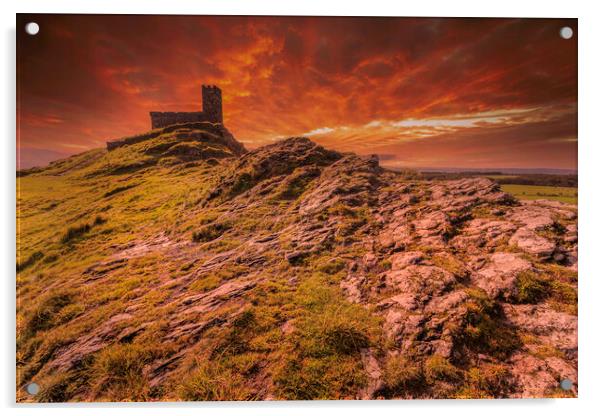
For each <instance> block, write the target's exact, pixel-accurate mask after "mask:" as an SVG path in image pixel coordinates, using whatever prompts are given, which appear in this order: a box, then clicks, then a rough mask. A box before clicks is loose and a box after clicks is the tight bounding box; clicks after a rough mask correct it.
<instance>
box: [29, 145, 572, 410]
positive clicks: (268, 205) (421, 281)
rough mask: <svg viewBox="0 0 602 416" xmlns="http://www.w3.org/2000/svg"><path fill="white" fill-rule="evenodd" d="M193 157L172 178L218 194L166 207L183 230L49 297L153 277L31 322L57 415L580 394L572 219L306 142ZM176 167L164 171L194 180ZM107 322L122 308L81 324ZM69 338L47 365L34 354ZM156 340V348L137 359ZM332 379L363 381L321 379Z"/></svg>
mask: <svg viewBox="0 0 602 416" xmlns="http://www.w3.org/2000/svg"><path fill="white" fill-rule="evenodd" d="M139 145H140V144H139ZM145 146H146V145H145ZM174 146H175V145H170V146H168V148H170V149H173V147H174ZM122 149H127V146H126V147H123V148H121V149H118V150H116V151H121V150H122ZM123 151H125V150H123ZM145 151H150V148H148V147H147V148H146V150H145ZM161 151H162V152H164V151H165V150H164V149H162V150H161ZM233 153H234V152H233ZM186 154H187V157H186V158H184V159H182V160H180V161H179V162H177V163H189V162H191V161H193V160H197V161H201V162H202V161H205V162H202V163H205V164H201V165H198V166H191V167H190V169H192V170H195V169H204V172H206V174H205V175H206V176H204V177H203V178H204V179H203V180H204V181H205V182H206V183H207V184H208V187H207V189H206V191H204V193H202V194H201V195H200V197H198V198H197V199H196V200H195V203H194V204H189V205H188V206H186V212H185V213H184V212H183V211H180V210H181V209H182V208H180V207H176V208H173V210H174V211H173V212H174V213H175V215H176V216H179V217H181V218H179V219H177V220H175V222H174V223H173V224H174V225H173V226H172V229H171V230H169V231H167V230H164V231H160V230H155V229H152V230H150V231H149V232H148V233H146V235H143V234H139V235H136V236H135V237H134V238H132V239H130V240H129V241H128V242H126V243H122V242H119V241H115V242H114V243H112V245H111V246H110V248H109V249H108V251H107V254H106V255H105V256H104V258H102V259H100V260H98V259H96V260H93V259H90V260H88V261H85V262H84V264H82V266H81V267H82V268H81V269H77V268H75V269H74V270H75V271H74V274H73V275H72V276H70V278H69V279H63V280H54V281H52V284H51V286H50V287H49V288H46V289H45V291H46V292H48V291H49V290H50V291H55V292H56V291H65V290H72V289H74V288H75V287H77V288H78V289H77V290H78V293H77V294H76V295H74V296H80V295H79V293H81V291H83V290H86V291H89V290H103V289H101V288H104V287H107V286H106V285H108V284H113V283H115V282H120V281H122V280H124V279H126V275H124V273H125V272H126V271H127V270H130V269H129V268H130V267H133V266H134V265H137V264H139V263H142V262H143V261H146V262H147V263H145V264H147V265H146V266H144V267H146V268H147V269H149V270H153V271H152V272H149V273H151V275H152V276H153V278H152V279H150V278H149V279H148V280H145V282H147V284H146V286H138V287H134V288H132V289H130V290H128V291H127V293H124V294H123V295H119V296H118V297H117V298H115V299H116V300H104V302H105V303H104V304H102V303H98V304H96V303H94V304H93V302H91V303H90V304H89V305H88V304H86V306H84V307H83V310H84V311H83V312H81V314H79V315H78V314H76V315H75V317H74V318H72V319H67V320H66V321H64V322H63V321H60V322H59V323H56V324H55V325H54V326H52V327H45V326H44V325H42V326H41V327H39V328H38V327H32V324H31V322H32V321H31V319H33V318H31V316H32V313H33V312H32V311H30V310H27V308H24V309H23V311H22V315H23V319H24V321H25V322H26V323H25V324H24V328H25V329H23V330H22V331H21V344H20V347H19V350H20V357H21V361H22V365H21V367H20V373H21V383H22V384H21V385H23V383H25V382H27V381H28V380H30V379H37V380H40V382H41V383H42V384H44V383H46V385H48V386H51V387H48V388H47V389H46V390H45V391H46V393H45V395H44V396H43V397H44V398H46V401H53V399H54V398H56V397H59V398H62V399H67V400H72V399H77V400H90V399H101V400H102V399H103V398H106V397H110V398H112V399H116V400H130V399H132V397H133V398H138V399H140V398H142V399H144V400H157V399H181V400H212V399H213V400H220V399H235V400H236V399H291V398H297V399H307V398H310V399H311V398H356V399H375V398H429V397H435V398H451V397H470V398H478V397H542V396H558V395H561V396H562V395H567V394H568V395H575V394H576V391H577V390H576V389H577V309H576V302H577V298H576V285H577V274H576V271H577V226H576V221H577V214H576V207H574V206H569V205H565V204H561V203H552V202H547V201H543V200H542V201H532V202H520V201H517V200H515V199H514V198H513V197H511V196H510V195H508V194H506V193H504V192H501V191H500V189H499V187H498V186H497V185H496V184H495V183H494V182H492V181H491V180H488V179H485V178H471V179H461V180H454V181H425V180H421V179H420V177H419V176H418V175H415V176H412V175H402V174H398V173H394V172H391V171H387V170H385V169H382V168H381V167H380V166H379V163H378V158H376V157H370V158H363V157H359V156H356V155H353V154H342V153H338V152H334V151H330V150H327V149H324V148H323V147H321V146H319V145H317V144H315V143H313V142H311V141H310V140H308V139H305V138H291V139H287V140H283V141H281V142H278V143H275V144H273V145H270V146H265V147H263V148H260V149H257V150H254V151H251V152H247V153H244V154H243V153H240V155H234V154H232V155H223V156H224V157H223V158H221V157H220V158H215V157H213V156H212V157H211V158H207V157H201V153H198V154H197V153H194V152H192V153H190V152H187V153H186ZM209 159H211V160H218V162H217V163H214V162H212V163H210V164H208V163H207V162H206V161H207V160H209ZM175 163H176V162H172V163H170V164H167V165H165V166H166V167H165V168H166V169H172V170H171V171H169V172H176V171H177V174H178V175H183V173H181V171H180V170H179V169H180V167H179V166H180V165H177V164H175ZM145 168H146V169H149V167H148V166H146V167H145ZM150 169H153V167H151V168H150ZM95 172H97V171H95ZM102 172H106V170H103V171H102ZM110 174H113V175H114V174H120V173H119V172H117V173H116V172H111V173H110ZM140 175H144V171H141V173H140ZM142 178H143V176H142ZM138 180H140V178H138ZM134 190H135V188H134ZM109 212H110V211H109ZM110 221H111V220H110V219H109V223H110ZM191 229H192V234H191ZM151 231H152V232H151ZM80 249H81V250H84V249H83V248H80ZM137 267H138V266H137ZM35 270H36V269H35V267H33V268H31V269H30V271H29V273H31V274H32V276H33V272H34V271H35ZM78 270H79V271H78ZM136 270H138V269H136ZM316 279H321V280H316ZM315 281H319V282H322V283H318V284H316V285H315V286H311V284H314V283H312V282H315ZM115 284H117V283H115ZM103 285H104V286H103ZM23 287H27V286H26V285H25V286H23ZM111 287H112V286H111ZM325 287H327V288H328V290H327V291H326V292H322V290H326V289H324V288H325ZM82 288H83V289H82ZM22 290H23V289H22ZM31 293H36V294H37V292H36V291H35V290H34V289H31ZM61 293H62V292H61ZM120 293H121V292H120ZM150 293H152V294H155V295H156V296H157V299H156V300H154V301H153V302H152V303H150V304H149V299H148V298H147V295H149V294H150ZM318 295H319V296H318ZM23 296H24V297H25V298H26V296H27V295H26V294H23ZM314 296H318V297H317V298H314ZM111 299H112V298H111ZM117 299H118V300H119V303H117ZM124 299H127V302H126V301H124ZM324 299H328V300H327V301H326V300H324ZM106 302H108V303H106ZM321 302H322V303H321ZM99 305H102V308H105V309H106V308H108V306H107V305H109V306H110V305H114V307H110V308H109V309H110V310H111V311H112V312H110V313H108V314H107V315H103V316H102V317H100V316H99V318H98V319H99V320H97V321H86V317H91V316H93V314H94V313H97V311H98V310H99V309H98V308H100V307H101V306H99ZM149 305H150V306H149ZM292 305H297V306H296V307H294V306H292ZM316 305H318V306H316ZM335 306H336V308H335ZM65 307H66V306H62V307H57V308H58V309H56V313H62V312H61V311H63V309H64V308H65ZM312 308H316V309H315V310H316V312H315V315H311V314H309V313H310V312H308V310H313V309H312ZM312 313H313V312H312ZM308 314H309V315H308ZM339 315H340V316H341V317H342V318H345V319H349V321H347V322H345V321H344V320H343V321H339V317H338V316H339ZM317 321H320V322H321V323H320V325H322V326H319V327H316V326H315V325H317V324H316V322H317ZM322 321H323V322H322ZM78 322H80V323H79V324H78ZM90 322H96V323H95V324H93V323H90ZM369 322H374V324H373V325H372V324H370V325H372V326H370V325H369ZM67 328H69V329H71V332H69V333H70V334H71V335H70V336H69V337H68V339H62V340H61V342H57V344H56V345H53V346H52V348H50V347H49V346H48V345H46V344H44V343H48V342H49V341H47V340H46V341H42V340H41V339H40V335H45V336H46V337H47V338H48V339H55V338H57V337H60V336H62V335H61V331H63V332H65V333H66V332H67ZM28 331H29V332H28ZM45 331H46V332H45ZM151 340H152V342H154V343H155V344H157V343H158V345H159V346H160V347H154V348H155V349H149V351H146V350H144V351H145V352H135V353H134V352H133V351H134V350H133V348H134V347H133V346H136V345H147V344H149V343H150V342H151ZM34 341H35V342H34ZM315 343H318V344H319V345H317V344H316V345H314V344H315ZM308 345H309V346H308ZM44 346H46V349H44ZM111 351H112V352H113V353H114V354H117V353H118V354H122V355H123V354H126V355H127V354H139V355H136V357H138V358H137V359H136V360H138V361H140V362H139V363H138V361H136V360H134V361H136V363H137V365H139V368H138V367H136V371H137V372H136V374H137V378H136V380H137V381H138V382H139V383H140V386H138V387H136V389H134V388H132V389H131V390H127V392H126V393H123V392H121V393H116V391H117V389H118V388H123V384H120V383H121V382H120V380H121V379H119V378H111V377H113V376H111V374H112V373H111V374H107V373H106V368H105V367H103V363H105V364H106V362H109V363H110V362H111V361H110V360H111V359H113V360H115V358H114V357H113V356H112V355H111V353H112V352H111ZM43 354H46V355H45V356H42V355H43ZM103 360H104V361H103ZM243 360H248V361H249V362H248V363H247V361H244V362H245V363H246V364H244V365H243V364H241V363H242V362H243ZM203 362H208V363H210V364H211V365H213V366H215V367H216V368H219V369H221V370H220V371H221V372H223V374H229V376H228V377H230V379H229V381H227V382H226V381H224V380H222V379H221V378H219V377H220V376H219V375H217V374H213V373H212V372H211V370H210V369H208V368H206V367H204V364H203ZM245 365H246V366H245ZM321 365H324V366H325V367H324V368H329V369H330V368H331V367H332V366H339V367H340V369H341V371H345V372H346V373H349V374H354V377H355V375H357V377H356V378H353V379H352V380H351V379H350V380H348V382H347V384H346V385H339V384H337V382H336V381H335V380H334V379H336V377H334V378H333V380H330V379H328V378H327V377H328V376H327V375H325V374H322V375H321V377H322V379H320V378H318V379H317V380H316V376H315V374H314V373H312V372H311V368H312V366H318V367H317V368H322V367H320V366H321ZM241 366H242V367H241ZM346 366H348V367H346ZM82 368H85V369H86V372H85V374H86V377H88V378H85V380H87V381H86V383H87V384H86V383H84V385H83V386H82V385H81V378H82V377H84V376H83V375H82V374H84V372H83V370H81V369H82ZM88 368H93V369H96V370H95V371H100V370H99V368H100V369H105V373H101V374H104V375H102V376H98V375H96V373H93V374H94V375H92V376H90V375H89V374H88V372H87V371H88V370H87V369H88ZM109 373H110V372H109ZM191 374H194V375H191ZM65 375H67V376H65ZM201 375H202V376H203V377H205V378H206V379H208V380H211V382H212V383H217V385H219V386H222V387H223V389H222V390H220V391H221V394H223V396H219V395H218V396H215V394H214V393H212V394H213V395H212V394H209V393H206V391H205V390H203V389H202V388H201V387H199V383H200V381H199V380H200V377H201ZM339 378H340V377H339ZM565 378H568V379H570V380H572V381H573V382H574V385H573V390H572V391H570V392H562V391H560V390H559V388H558V385H559V382H560V380H562V379H565ZM182 379H185V380H188V381H187V382H184V383H183V384H182V383H181V380H182ZM77 380H80V381H79V384H77V383H78V381H77ZM195 383H196V384H195ZM107 385H109V386H111V385H113V386H114V388H113V390H111V389H109V390H107V387H106V386H107ZM324 386H326V387H324ZM53 389H54V390H53ZM57 392H58V393H57ZM333 392H336V393H333ZM53 394H54V396H53ZM140 395H141V396H140Z"/></svg>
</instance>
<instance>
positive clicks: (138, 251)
mask: <svg viewBox="0 0 602 416" xmlns="http://www.w3.org/2000/svg"><path fill="white" fill-rule="evenodd" d="M34 23H35V24H34ZM577 29H578V27H577V20H576V19H520V18H504V19H501V18H495V19H494V18H404V17H378V18H376V17H302V16H297V17H290V16H289V17H283V16H161V15H155V16H143V15H139V16H134V15H66V14H65V15H60V14H56V15H52V14H46V15H44V14H20V15H17V127H18V129H17V172H16V176H17V236H16V237H17V259H16V270H17V273H16V288H17V310H16V317H17V332H16V333H17V338H16V351H17V357H16V374H17V379H16V394H17V401H19V402H81V401H85V402H88V401H90V402H95V401H116V402H119V401H142V402H145V401H221V400H227V401H233V400H342V399H355V400H374V399H441V398H445V399H449V398H456V399H466V398H469V399H477V398H543V397H576V395H577V386H578V382H577V351H578V347H577V243H578V239H577V34H578V30H577Z"/></svg>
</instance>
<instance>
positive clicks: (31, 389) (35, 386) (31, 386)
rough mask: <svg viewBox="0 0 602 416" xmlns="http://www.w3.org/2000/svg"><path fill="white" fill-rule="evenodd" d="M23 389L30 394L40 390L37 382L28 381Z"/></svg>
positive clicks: (33, 394)
mask: <svg viewBox="0 0 602 416" xmlns="http://www.w3.org/2000/svg"><path fill="white" fill-rule="evenodd" d="M25 390H27V393H29V394H31V395H32V396H35V395H36V394H38V393H39V392H40V386H38V383H29V384H28V385H27V387H26V388H25Z"/></svg>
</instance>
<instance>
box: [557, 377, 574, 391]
mask: <svg viewBox="0 0 602 416" xmlns="http://www.w3.org/2000/svg"><path fill="white" fill-rule="evenodd" d="M560 388H561V389H562V390H570V389H572V388H573V382H572V381H571V380H569V379H568V378H565V379H564V380H562V381H561V382H560Z"/></svg>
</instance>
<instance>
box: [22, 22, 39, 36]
mask: <svg viewBox="0 0 602 416" xmlns="http://www.w3.org/2000/svg"><path fill="white" fill-rule="evenodd" d="M39 31H40V25H39V24H37V23H36V22H29V23H27V24H26V25H25V32H26V33H27V34H28V35H31V36H33V35H37V34H38V32H39Z"/></svg>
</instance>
